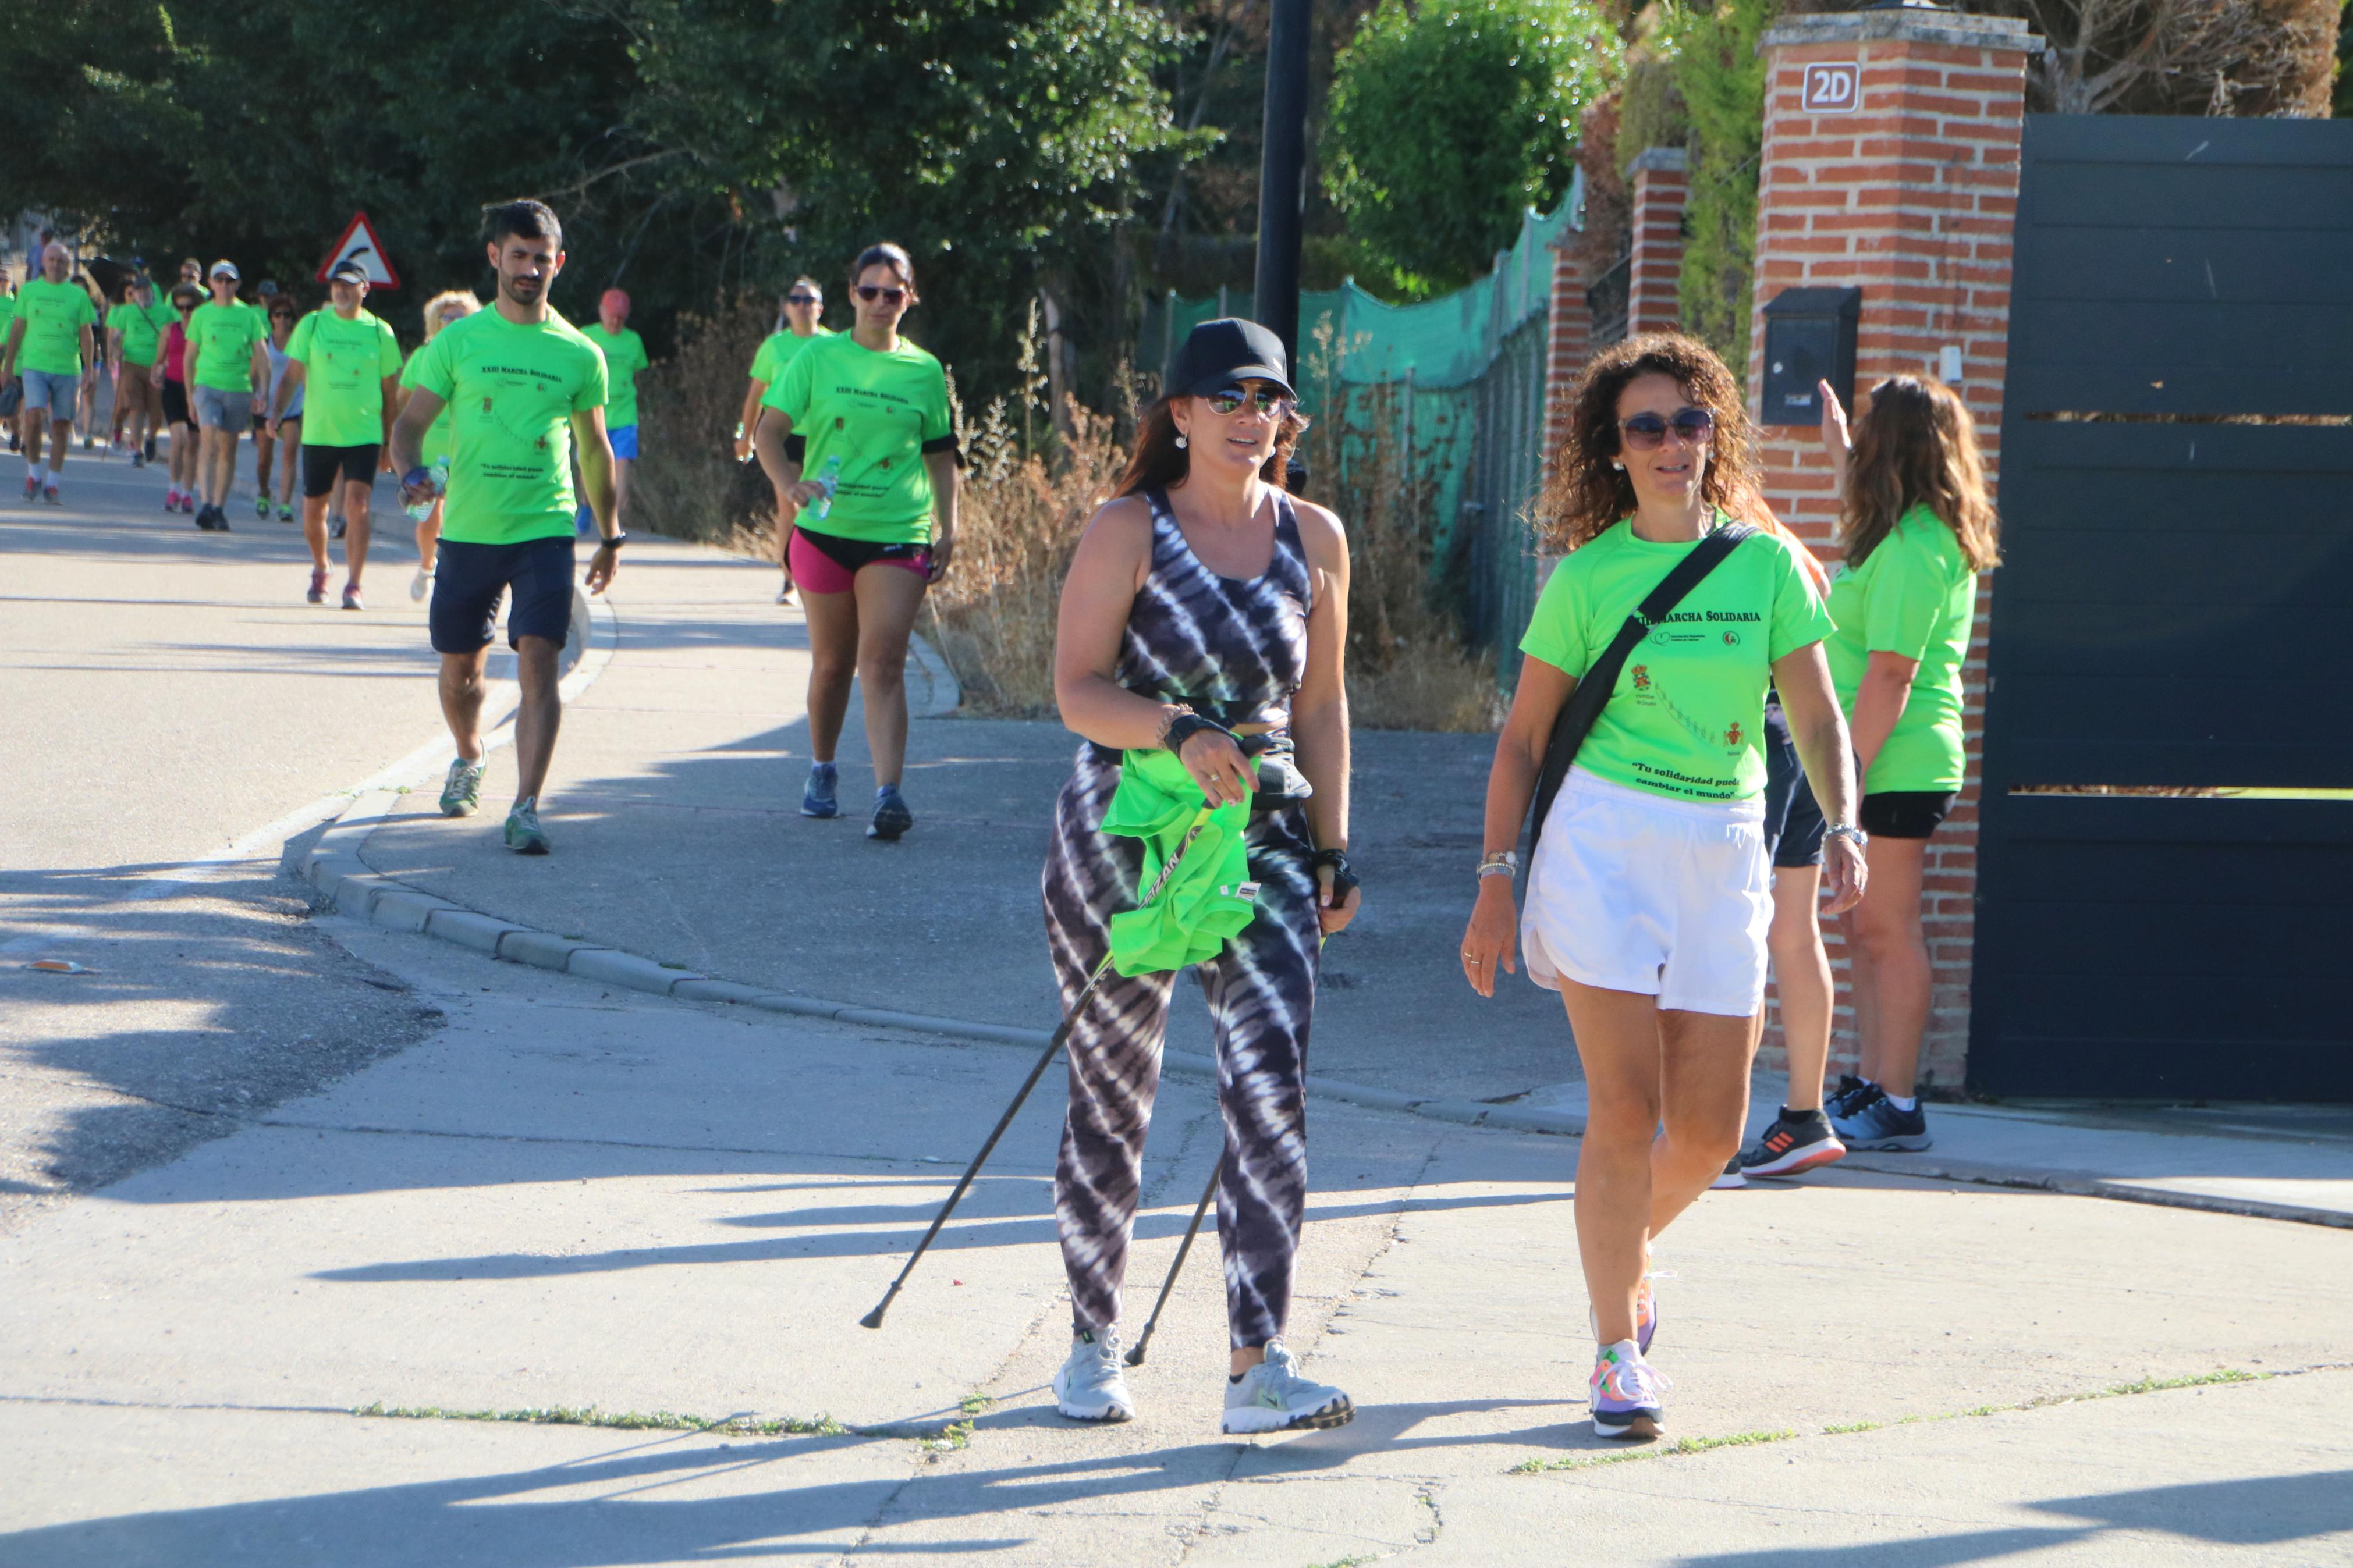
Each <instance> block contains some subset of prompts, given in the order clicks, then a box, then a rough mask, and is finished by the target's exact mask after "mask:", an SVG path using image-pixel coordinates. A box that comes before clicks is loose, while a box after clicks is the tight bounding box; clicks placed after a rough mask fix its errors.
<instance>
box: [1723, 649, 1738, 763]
mask: <svg viewBox="0 0 2353 1568" xmlns="http://www.w3.org/2000/svg"><path fill="white" fill-rule="evenodd" d="M1725 635H1726V636H1730V635H1731V634H1730V633H1726V634H1725ZM1724 743H1725V746H1726V747H1728V748H1730V749H1731V750H1733V751H1738V750H1739V749H1740V721H1739V720H1737V719H1735V720H1734V721H1732V727H1731V728H1730V729H1728V730H1726V731H1725V732H1724Z"/></svg>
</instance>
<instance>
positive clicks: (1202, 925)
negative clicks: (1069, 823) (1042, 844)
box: [1103, 751, 1258, 975]
mask: <svg viewBox="0 0 2353 1568" xmlns="http://www.w3.org/2000/svg"><path fill="white" fill-rule="evenodd" d="M1203 800H1204V797H1203V795H1202V794H1201V786H1200V785H1199V784H1196V783H1195V782H1194V781H1193V775H1192V774H1191V773H1187V772H1186V771H1185V764H1184V763H1181V762H1179V761H1177V760H1176V755H1175V754H1174V753H1173V752H1161V751H1151V752H1125V753H1124V754H1123V755H1122V757H1121V760H1120V771H1119V788H1118V789H1117V790H1115V791H1113V794H1112V797H1111V805H1109V806H1108V807H1107V808H1105V810H1104V812H1103V831H1104V832H1105V833H1113V834H1118V835H1121V836H1122V837H1129V838H1141V839H1143V840H1144V868H1143V870H1142V872H1141V873H1140V874H1139V880H1138V882H1137V884H1136V889H1135V897H1136V899H1137V900H1139V905H1140V907H1138V908H1136V909H1132V910H1125V911H1124V912H1123V913H1120V914H1115V915H1113V916H1112V917H1111V921H1110V930H1111V953H1112V967H1113V968H1114V969H1116V970H1118V971H1119V972H1120V973H1122V974H1125V975H1135V974H1150V973H1156V972H1158V971H1161V970H1166V969H1182V968H1184V967H1185V966H1186V965H1187V964H1188V963H1205V962H1207V961H1208V960H1209V959H1212V958H1215V957H1216V956H1217V955H1218V954H1219V952H1222V951H1223V950H1224V948H1225V945H1226V943H1227V942H1228V941H1229V940H1230V939H1231V938H1233V937H1235V936H1238V935H1240V932H1241V931H1242V930H1243V928H1244V927H1246V926H1248V925H1249V924H1250V921H1251V920H1252V919H1253V918H1254V917H1255V916H1256V915H1257V913H1258V905H1257V898H1258V889H1257V888H1256V886H1255V885H1253V884H1252V883H1251V882H1250V851H1249V846H1248V845H1247V843H1246V842H1245V840H1244V837H1243V835H1244V833H1245V832H1246V831H1247V830H1248V828H1249V826H1250V806H1249V805H1248V803H1246V802H1243V801H1232V802H1229V804H1227V805H1221V806H1219V807H1218V808H1217V809H1216V810H1214V811H1212V812H1210V813H1209V815H1208V819H1207V820H1206V821H1204V822H1203V823H1202V824H1201V830H1200V831H1199V832H1198V834H1194V835H1193V841H1192V844H1191V846H1190V847H1186V848H1185V850H1184V856H1183V858H1181V859H1179V860H1178V861H1177V863H1176V871H1175V873H1174V874H1173V875H1171V876H1170V877H1169V879H1168V880H1167V882H1166V885H1164V886H1163V887H1162V888H1161V889H1160V894H1159V897H1157V898H1155V899H1154V900H1152V902H1151V903H1150V904H1149V905H1141V900H1143V898H1144V896H1145V894H1146V893H1148V892H1150V891H1151V890H1152V885H1153V883H1154V882H1155V881H1157V880H1158V879H1159V878H1160V872H1161V869H1162V868H1163V867H1165V866H1166V865H1167V863H1168V858H1169V856H1171V855H1173V854H1176V851H1177V849H1178V848H1179V847H1180V846H1183V845H1184V844H1185V838H1186V835H1187V834H1188V833H1191V832H1192V829H1193V819H1194V818H1195V817H1196V816H1199V815H1200V811H1201V806H1202V805H1203Z"/></svg>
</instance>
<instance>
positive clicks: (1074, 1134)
mask: <svg viewBox="0 0 2353 1568" xmlns="http://www.w3.org/2000/svg"><path fill="white" fill-rule="evenodd" d="M1118 784H1119V770H1118V769H1117V768H1116V767H1114V766H1110V765H1107V764H1104V763H1099V762H1096V761H1094V760H1092V756H1091V755H1090V753H1089V752H1087V751H1085V750H1082V752H1081V755H1080V762H1079V768H1078V772H1077V773H1074V774H1073V775H1072V776H1071V781H1070V783H1069V784H1066V785H1064V786H1063V789H1062V794H1061V796H1060V799H1059V800H1058V801H1057V802H1056V803H1055V807H1054V829H1055V831H1054V843H1053V847H1052V848H1051V849H1050V850H1049V851H1048V853H1047V857H1046V871H1045V876H1044V879H1043V881H1044V889H1045V896H1046V935H1047V940H1048V943H1049V945H1050V947H1051V948H1052V951H1053V960H1054V972H1055V975H1056V977H1057V978H1058V979H1059V980H1060V983H1061V987H1062V1003H1063V1005H1064V1006H1065V1007H1067V1006H1069V1005H1071V1003H1072V1002H1074V1001H1076V1000H1077V999H1078V995H1079V993H1080V992H1081V991H1082V990H1084V989H1085V988H1086V984H1087V976H1088V975H1089V974H1091V973H1093V972H1094V966H1095V964H1096V963H1098V962H1100V961H1101V960H1102V958H1103V950H1104V946H1105V943H1106V942H1107V940H1108V938H1107V934H1106V930H1105V922H1107V921H1109V920H1110V918H1111V917H1112V916H1113V915H1114V914H1117V913H1119V912H1121V911H1122V910H1129V909H1133V908H1134V907H1135V901H1136V898H1137V896H1138V893H1139V891H1140V889H1139V888H1138V886H1137V880H1136V879H1137V873H1138V871H1139V870H1140V869H1141V867H1142V864H1143V858H1144V846H1143V844H1142V843H1141V842H1140V841H1139V840H1137V839H1134V838H1127V837H1116V836H1113V835H1107V834H1104V833H1102V832H1100V831H1098V825H1099V824H1100V823H1101V822H1102V821H1103V812H1104V810H1105V808H1106V807H1107V806H1108V805H1110V803H1111V797H1112V793H1113V790H1115V789H1116V788H1117V787H1118ZM1247 842H1248V844H1249V852H1250V876H1251V877H1252V878H1253V879H1256V880H1257V882H1258V884H1259V897H1258V918H1257V919H1255V920H1253V921H1251V922H1250V925H1249V926H1248V927H1247V928H1245V929H1244V930H1243V931H1242V933H1241V934H1240V936H1237V937H1235V938H1234V939H1232V940H1231V941H1229V942H1227V943H1226V947H1225V951H1224V952H1221V953H1220V954H1219V956H1218V957H1217V958H1215V959H1213V960H1211V961H1210V962H1209V963H1204V964H1200V965H1198V966H1197V968H1196V973H1198V974H1199V976H1200V980H1201V990H1202V993H1203V994H1204V995H1205V996H1206V997H1207V998H1208V1004H1209V1014H1210V1016H1211V1018H1212V1020H1213V1021H1214V1022H1215V1025H1216V1028H1217V1049H1218V1105H1219V1110H1221V1111H1222V1112H1223V1113H1224V1119H1225V1131H1226V1147H1225V1165H1224V1170H1223V1173H1222V1175H1221V1176H1220V1178H1219V1183H1218V1240H1219V1245H1220V1247H1222V1249H1223V1251H1224V1253H1225V1260H1226V1321H1227V1326H1228V1328H1229V1331H1230V1332H1231V1334H1232V1336H1233V1343H1234V1345H1235V1346H1236V1348H1238V1349H1248V1348H1250V1347H1253V1346H1257V1345H1262V1344H1265V1343H1266V1342H1268V1341H1269V1340H1273V1339H1278V1338H1280V1337H1282V1325H1283V1320H1284V1319H1285V1318H1287V1317H1288V1316H1289V1315H1290V1311H1291V1270H1292V1258H1293V1255H1294V1254H1296V1253H1297V1251H1298V1250H1299V1227H1300V1222H1301V1219H1302V1217H1303V1213H1304V1211H1305V1208H1306V1204H1307V1100H1306V1073H1307V1065H1306V1064H1307V1026H1308V1020H1309V1018H1310V1016H1312V1014H1313V1012H1314V1002H1315V965H1316V944H1317V933H1318V927H1317V923H1316V919H1315V896H1314V889H1315V879H1314V871H1313V869H1312V868H1311V864H1310V861H1311V858H1312V856H1313V854H1314V845H1313V844H1312V843H1311V842H1310V841H1309V839H1308V837H1307V823H1306V816H1305V813H1304V812H1303V811H1302V810H1301V809H1300V808H1298V807H1296V806H1294V807H1293V808H1291V809H1290V810H1287V811H1283V812H1278V813H1270V814H1268V815H1266V816H1256V817H1253V818H1252V819H1251V821H1250V831H1249V837H1248V840H1247ZM1175 982H1176V975H1175V974H1174V973H1158V974H1139V975H1137V976H1135V977H1134V979H1125V978H1123V977H1122V976H1121V975H1120V974H1119V973H1118V972H1117V971H1115V970H1114V971H1113V972H1112V973H1108V974H1106V975H1104V977H1103V984H1102V986H1101V987H1099V988H1098V989H1097V990H1096V992H1095V995H1094V1000H1093V1001H1092V1002H1090V1003H1089V1004H1088V1005H1087V1010H1086V1012H1085V1014H1084V1015H1083V1016H1081V1017H1080V1018H1079V1020H1078V1021H1077V1022H1076V1024H1075V1025H1073V1026H1072V1027H1071V1045H1070V1058H1071V1110H1070V1117H1069V1120H1068V1121H1065V1122H1064V1123H1063V1127H1062V1149H1061V1157H1060V1161H1059V1162H1058V1163H1057V1164H1056V1166H1055V1171H1054V1217H1055V1222H1056V1225H1057V1226H1058V1228H1059V1229H1060V1233H1061V1239H1062V1264H1063V1267H1064V1268H1067V1269H1068V1270H1069V1272H1070V1276H1071V1318H1072V1321H1073V1323H1074V1326H1075V1327H1076V1328H1078V1329H1080V1330H1082V1331H1084V1330H1092V1329H1099V1328H1104V1327H1107V1326H1109V1325H1110V1324H1113V1323H1115V1322H1117V1321H1119V1308H1120V1283H1121V1280H1122V1279H1123V1278H1124V1276H1125V1274H1126V1272H1127V1243H1128V1233H1129V1231H1130V1230H1131V1229H1132V1228H1133V1227H1134V1223H1135V1206H1136V1201H1137V1198H1138V1196H1139V1194H1140V1191H1141V1186H1142V1181H1143V1170H1144V1135H1145V1131H1146V1130H1147V1129H1149V1128H1150V1126H1151V1124H1152V1100H1153V1096H1154V1094H1155V1091H1156V1090H1157V1089H1158V1088H1159V1086H1160V1047H1161V1042H1162V1037H1163V1035H1164V1033H1165V1031H1166V1023H1167V1018H1168V998H1169V993H1170V991H1171V989H1172V987H1173V986H1174V984H1175Z"/></svg>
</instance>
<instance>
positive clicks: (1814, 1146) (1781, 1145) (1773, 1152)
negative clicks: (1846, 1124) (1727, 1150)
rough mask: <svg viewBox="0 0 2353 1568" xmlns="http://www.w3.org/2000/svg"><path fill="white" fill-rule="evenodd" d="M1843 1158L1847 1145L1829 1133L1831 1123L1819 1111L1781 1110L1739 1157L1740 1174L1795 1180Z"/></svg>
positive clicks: (1786, 1108)
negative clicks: (1762, 1133) (1786, 1177)
mask: <svg viewBox="0 0 2353 1568" xmlns="http://www.w3.org/2000/svg"><path fill="white" fill-rule="evenodd" d="M1845 1157H1846V1145H1845V1144H1843V1143H1841V1142H1839V1138H1838V1134H1837V1133H1836V1132H1834V1131H1831V1119H1830V1118H1829V1117H1828V1116H1827V1115H1825V1114H1824V1113H1822V1112H1821V1111H1820V1110H1790V1109H1789V1108H1788V1106H1786V1105H1785V1106H1783V1107H1781V1111H1780V1114H1779V1115H1778V1116H1776V1117H1774V1118H1773V1125H1771V1126H1770V1127H1767V1129H1765V1135H1764V1136H1763V1137H1761V1138H1759V1139H1757V1142H1755V1143H1753V1144H1751V1145H1749V1146H1748V1147H1747V1148H1746V1149H1744V1150H1742V1151H1741V1153H1740V1171H1741V1173H1742V1174H1743V1175H1747V1176H1794V1175H1796V1174H1797V1173H1799V1172H1800V1171H1810V1170H1812V1169H1814V1168H1815V1167H1816V1166H1818V1165H1827V1164H1829V1163H1831V1161H1833V1160H1842V1159H1844V1158H1845Z"/></svg>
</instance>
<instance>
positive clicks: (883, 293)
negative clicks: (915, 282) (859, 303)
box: [858, 283, 907, 305]
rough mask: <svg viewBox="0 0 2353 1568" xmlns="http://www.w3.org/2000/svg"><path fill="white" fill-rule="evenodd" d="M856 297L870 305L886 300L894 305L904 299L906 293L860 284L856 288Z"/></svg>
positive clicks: (874, 285)
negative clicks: (876, 301)
mask: <svg viewBox="0 0 2353 1568" xmlns="http://www.w3.org/2000/svg"><path fill="white" fill-rule="evenodd" d="M858 297H859V298H860V299H861V300H865V301H866V302H867V303H868V304H870V305H871V304H872V303H874V301H875V300H889V301H890V302H891V303H892V304H893V305H896V304H898V303H899V302H900V301H902V300H904V299H906V297H907V291H906V290H905V289H885V288H882V287H881V286H880V285H877V284H873V283H860V285H859V286H858Z"/></svg>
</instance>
